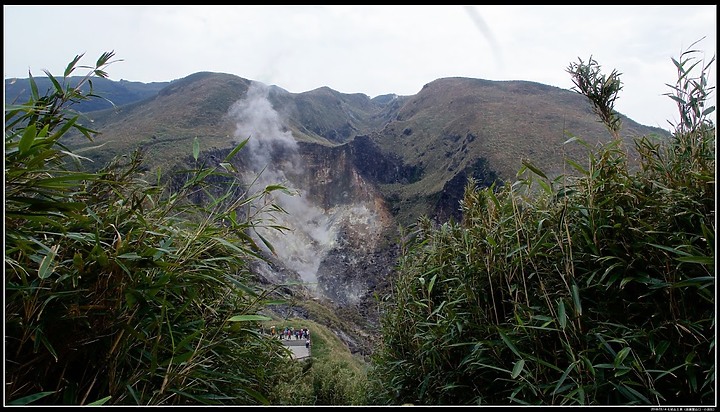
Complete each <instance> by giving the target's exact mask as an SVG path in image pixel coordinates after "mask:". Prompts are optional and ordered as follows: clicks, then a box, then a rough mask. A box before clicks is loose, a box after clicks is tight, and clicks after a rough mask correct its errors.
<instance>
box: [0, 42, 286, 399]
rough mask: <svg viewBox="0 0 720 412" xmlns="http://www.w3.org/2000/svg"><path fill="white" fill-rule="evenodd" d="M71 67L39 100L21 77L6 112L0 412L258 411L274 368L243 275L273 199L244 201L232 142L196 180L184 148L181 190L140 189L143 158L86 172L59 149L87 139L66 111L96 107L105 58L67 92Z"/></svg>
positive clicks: (146, 179)
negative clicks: (69, 410) (0, 404)
mask: <svg viewBox="0 0 720 412" xmlns="http://www.w3.org/2000/svg"><path fill="white" fill-rule="evenodd" d="M81 57H82V55H80V56H76V58H75V59H74V60H73V61H72V62H71V63H70V64H69V65H68V67H67V69H66V71H65V72H64V75H63V77H62V78H55V77H53V76H52V75H51V74H50V73H47V72H46V74H47V75H48V77H49V78H50V79H51V81H52V83H53V89H51V90H49V91H48V92H47V93H46V94H45V95H41V94H40V93H39V90H38V89H37V86H36V83H35V82H34V79H33V78H32V75H30V79H29V81H30V84H29V87H30V88H31V91H32V93H31V98H30V100H29V101H28V102H27V103H25V104H21V105H13V106H6V113H5V121H6V127H5V194H6V198H5V201H6V202H5V231H6V232H5V240H6V244H5V354H6V359H5V360H6V380H5V382H6V386H5V389H6V403H9V404H43V405H90V404H112V405H182V404H267V403H268V402H269V401H268V394H269V392H270V391H272V387H273V386H274V385H276V384H277V383H278V376H277V374H276V373H274V371H275V370H277V369H278V368H276V367H275V366H276V365H282V364H285V363H286V362H287V356H286V351H285V350H284V349H283V348H282V346H281V345H280V343H279V342H277V341H274V340H270V339H267V338H266V337H264V336H262V335H261V334H259V333H258V325H259V322H261V321H264V320H266V319H268V318H267V317H265V316H260V315H258V314H257V313H258V311H259V310H260V309H261V308H263V307H264V306H265V305H266V300H267V296H268V292H266V291H263V290H260V289H258V288H256V287H255V286H254V282H253V280H252V279H251V276H250V272H249V268H248V263H249V262H250V261H252V260H254V259H259V258H260V257H259V254H258V251H259V248H258V246H257V245H256V244H255V243H254V241H253V240H252V237H251V236H250V233H251V232H252V231H253V230H254V229H255V228H256V227H257V226H259V225H270V226H273V227H275V228H277V229H279V230H282V228H281V227H278V226H274V225H273V223H272V221H271V220H268V218H267V216H268V214H269V213H271V212H277V211H278V210H279V208H278V207H277V206H275V204H274V203H273V202H272V196H271V195H272V194H273V193H274V192H278V193H280V192H283V191H285V188H283V187H282V186H275V185H274V186H268V187H265V188H263V189H261V190H259V191H257V192H255V193H250V192H247V191H243V189H242V186H241V185H240V181H239V180H238V179H237V178H236V176H237V173H235V170H234V167H233V163H232V159H233V156H234V155H235V154H236V153H237V152H238V151H239V150H241V149H242V147H243V145H244V143H245V142H243V143H241V144H240V145H238V146H237V147H236V148H235V149H234V150H232V151H231V152H230V153H229V154H228V156H227V158H226V159H224V162H223V163H221V165H220V166H218V167H216V168H209V167H206V166H205V165H203V164H201V163H200V162H199V160H198V159H199V152H200V142H199V140H196V141H195V143H194V145H193V147H192V148H188V149H189V150H188V151H189V152H191V153H192V157H193V159H194V162H195V163H194V167H192V168H191V169H190V170H185V171H182V172H179V175H181V176H180V177H179V178H176V179H175V180H174V181H175V182H181V183H180V184H179V185H169V184H165V183H163V182H164V179H165V177H163V176H156V177H152V176H147V175H146V173H145V171H144V168H143V166H142V164H143V158H142V153H141V152H135V153H133V154H128V155H126V156H122V157H120V158H117V159H115V161H113V162H112V163H110V164H108V165H106V166H105V167H103V168H101V169H100V170H99V171H97V172H92V173H91V172H87V171H86V169H85V167H84V164H87V162H89V159H86V158H83V157H82V156H81V155H80V154H78V153H72V152H71V151H70V150H68V149H67V148H66V147H65V146H64V145H63V136H65V135H66V133H67V132H68V131H70V130H72V129H75V130H77V131H79V132H81V133H82V134H83V135H85V136H86V137H87V138H88V139H90V140H93V139H94V138H95V137H96V136H97V134H98V132H96V131H94V130H92V129H90V128H88V127H86V126H84V125H83V124H82V122H83V118H82V117H81V116H80V115H79V114H78V113H76V112H74V111H73V110H72V104H73V103H75V102H78V101H82V100H86V99H89V98H92V97H96V96H95V95H94V94H93V91H92V79H93V78H94V77H106V76H107V74H106V73H105V71H104V69H105V67H106V66H108V65H109V64H110V63H112V60H111V59H112V58H113V57H114V53H112V52H110V53H105V54H103V55H102V56H101V57H100V58H99V59H98V60H97V62H96V65H95V66H94V67H90V70H89V72H88V74H87V75H86V76H85V77H83V78H82V80H81V81H80V82H79V83H78V84H70V82H69V80H68V79H69V76H71V74H72V73H73V72H74V71H75V70H76V69H77V68H78V67H79V66H78V62H79V60H80V59H81ZM86 83H87V84H89V85H90V86H91V87H90V90H89V92H84V91H83V90H86V89H85V88H83V87H82V85H83V84H86ZM218 181H221V182H222V186H221V187H216V186H217V185H215V183H214V182H218ZM197 193H203V197H202V198H203V199H204V200H203V202H193V201H192V200H193V199H195V198H196V196H195V195H196V194H197ZM268 246H270V247H271V245H268Z"/></svg>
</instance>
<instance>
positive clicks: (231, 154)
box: [223, 137, 250, 162]
mask: <svg viewBox="0 0 720 412" xmlns="http://www.w3.org/2000/svg"><path fill="white" fill-rule="evenodd" d="M248 140H250V138H249V137H248V138H247V139H245V140H243V141H242V142H240V144H238V145H237V146H235V148H234V149H232V150H231V151H230V153H228V155H227V156H225V159H224V160H223V162H229V161H230V159H232V158H233V157H235V155H236V154H237V152H239V151H240V149H242V148H243V146H245V144H247V142H248Z"/></svg>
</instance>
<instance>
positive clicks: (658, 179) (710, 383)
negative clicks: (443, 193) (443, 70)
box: [370, 50, 716, 405]
mask: <svg viewBox="0 0 720 412" xmlns="http://www.w3.org/2000/svg"><path fill="white" fill-rule="evenodd" d="M696 53H697V52H696V51H694V50H689V51H688V52H686V53H683V54H682V55H681V58H680V60H674V59H673V63H674V64H675V66H676V67H677V69H678V82H677V84H676V85H675V86H671V88H672V90H673V93H671V94H669V96H670V97H671V98H672V99H673V100H674V101H676V102H677V104H678V108H679V111H680V113H681V121H680V123H679V124H677V125H675V132H674V134H673V138H672V140H670V141H662V140H659V139H657V138H655V137H653V136H643V137H641V138H638V139H636V140H635V144H636V147H637V149H638V153H639V156H640V159H639V160H640V161H639V164H640V167H639V168H638V169H634V168H631V167H630V166H629V159H628V157H627V156H628V155H627V153H628V151H627V150H626V149H625V148H624V147H623V144H622V140H621V139H619V133H620V126H621V123H620V121H619V115H618V114H617V113H616V112H615V111H614V109H613V103H614V101H615V98H616V94H617V92H619V91H620V89H621V87H620V82H619V75H617V73H615V72H613V73H612V75H611V76H610V77H609V78H605V77H604V76H603V75H602V74H601V71H600V68H599V66H598V65H597V63H596V62H594V61H593V60H592V59H591V61H590V62H589V63H588V64H585V63H583V62H582V61H581V62H580V63H579V64H577V65H571V66H570V68H569V69H568V72H569V73H570V74H571V75H573V76H574V78H573V80H574V81H575V84H576V85H578V89H579V90H578V91H579V92H580V93H582V94H584V95H586V96H587V97H588V98H589V99H590V100H591V102H592V103H593V105H594V107H595V109H596V113H597V114H598V115H599V117H600V119H601V121H603V122H604V123H605V124H606V126H607V128H608V130H609V131H610V133H611V134H612V135H613V137H615V138H614V139H613V140H612V141H611V142H610V143H608V144H607V145H605V146H601V147H598V148H589V149H591V151H590V154H589V156H588V162H587V165H582V164H579V163H578V162H573V161H570V160H568V165H569V166H570V167H572V168H573V169H574V170H575V171H576V172H577V173H575V174H574V176H564V177H563V176H561V177H558V178H556V179H553V180H550V179H548V178H547V177H546V175H545V174H544V173H543V172H542V171H541V170H539V169H538V168H536V167H535V166H533V164H532V163H531V162H529V161H526V162H524V166H523V168H522V169H521V170H520V171H519V172H518V180H517V181H516V182H515V183H513V184H509V185H505V186H503V187H501V188H497V187H489V188H478V187H476V185H475V182H473V181H472V180H471V181H469V182H468V185H467V187H466V190H465V196H464V199H463V201H462V202H461V208H462V212H463V220H462V222H461V223H454V222H448V223H444V224H441V225H438V224H435V223H433V222H432V221H430V220H429V219H427V218H422V219H420V220H419V221H418V223H417V224H416V225H414V226H412V227H410V228H408V230H405V232H404V233H403V239H404V240H403V242H402V245H401V257H400V260H399V263H398V276H397V278H396V279H395V281H394V282H395V283H394V287H393V291H392V293H390V294H389V295H388V296H386V297H385V300H384V305H383V307H384V311H383V315H382V339H383V342H382V344H381V345H380V347H379V348H378V350H377V352H376V354H375V357H374V362H373V363H374V369H373V370H372V372H371V376H372V379H371V380H372V381H373V384H372V386H371V388H372V389H371V390H372V391H373V392H374V393H373V395H371V397H370V399H374V400H375V401H376V402H377V403H380V404H404V403H412V404H421V405H442V404H447V405H466V404H479V405H525V404H530V405H712V404H713V402H714V400H715V392H714V388H715V364H716V359H715V352H714V347H715V313H716V312H715V275H714V265H715V263H714V254H715V211H714V210H715V174H714V170H715V133H716V131H715V125H714V124H713V123H712V122H711V121H710V120H709V119H708V117H707V116H708V115H709V114H710V113H712V111H714V109H715V108H714V107H706V101H707V98H708V96H709V95H710V93H711V92H712V88H708V86H707V76H708V70H709V68H710V67H711V65H712V64H713V63H714V58H713V59H712V60H711V61H710V62H709V63H706V62H698V61H697V59H696V58H695V54H696ZM698 71H699V74H696V73H697V72H698ZM608 85H609V86H608ZM580 86H582V87H580ZM610 86H611V87H610ZM567 144H584V143H583V141H582V139H580V138H576V137H571V138H570V139H568V143H567Z"/></svg>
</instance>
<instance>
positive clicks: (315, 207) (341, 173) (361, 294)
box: [271, 144, 395, 306]
mask: <svg viewBox="0 0 720 412" xmlns="http://www.w3.org/2000/svg"><path fill="white" fill-rule="evenodd" d="M299 148H300V150H299V156H300V160H299V161H298V164H299V165H301V167H296V168H295V169H294V171H293V173H291V174H288V175H287V177H288V179H289V181H291V182H292V185H293V187H296V188H303V189H300V194H299V197H300V198H299V199H295V200H290V201H287V204H286V205H285V206H286V207H287V209H288V212H289V214H288V215H287V218H288V220H287V221H286V222H284V223H285V224H286V225H287V226H288V227H290V228H291V230H292V232H291V233H284V234H278V236H271V237H272V238H271V242H272V243H273V244H274V246H275V251H276V254H277V255H278V260H279V261H281V262H283V263H284V265H285V266H287V267H289V268H291V269H293V270H295V271H296V272H298V273H299V274H300V278H302V280H303V282H304V283H306V285H307V287H308V289H309V290H311V291H312V292H313V293H315V294H316V296H319V297H324V298H327V299H330V300H332V301H333V302H334V303H335V304H337V305H340V306H348V305H362V304H363V302H364V301H366V300H367V299H368V298H369V297H370V296H371V294H372V292H373V291H374V289H375V286H376V285H377V284H378V283H379V282H381V281H382V279H383V278H384V277H386V276H387V274H388V273H389V270H388V269H389V268H390V269H391V268H392V266H393V265H392V264H390V262H389V260H391V259H392V258H391V257H390V255H391V253H390V249H389V248H388V245H389V242H388V236H389V233H390V232H391V231H392V230H394V228H395V227H394V220H393V218H392V216H391V215H390V212H389V209H388V207H387V205H386V204H385V201H384V200H383V198H382V196H381V194H380V193H379V192H378V190H377V189H376V188H375V186H374V185H373V184H372V183H371V182H369V181H367V180H366V179H365V178H364V177H363V176H362V175H361V174H360V173H359V171H358V170H357V168H356V166H355V164H354V163H353V162H352V161H351V159H352V156H350V154H349V151H350V149H349V148H348V147H347V146H338V147H328V146H322V145H314V144H304V145H300V146H299Z"/></svg>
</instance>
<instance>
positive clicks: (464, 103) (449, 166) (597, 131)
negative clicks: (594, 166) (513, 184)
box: [372, 77, 667, 220]
mask: <svg viewBox="0 0 720 412" xmlns="http://www.w3.org/2000/svg"><path fill="white" fill-rule="evenodd" d="M651 133H655V134H661V135H662V134H667V132H665V131H663V130H662V129H658V128H652V127H647V126H643V125H640V124H638V123H636V122H634V121H632V120H630V119H628V118H623V129H622V131H621V134H622V136H623V138H624V139H625V140H626V141H627V143H628V144H627V147H628V149H630V151H631V152H633V151H634V150H633V149H634V148H633V144H632V142H631V140H632V138H633V137H636V136H640V135H646V134H651ZM571 136H577V137H578V138H580V139H583V140H584V141H586V142H587V143H588V144H590V145H591V146H595V145H598V144H602V143H605V142H607V141H609V140H610V139H611V137H610V134H609V132H608V131H607V129H606V128H605V127H604V126H603V125H602V124H601V123H600V122H599V121H598V120H597V116H596V115H595V114H594V113H593V111H592V107H591V105H590V103H589V102H588V101H587V99H586V98H585V97H583V96H581V95H579V94H577V93H575V92H573V91H570V90H565V89H560V88H557V87H553V86H547V85H543V84H539V83H533V82H525V81H488V80H480V79H471V78H457V77H456V78H443V79H438V80H435V81H433V82H431V83H428V84H426V85H425V86H424V87H423V88H422V90H421V91H420V92H419V93H417V94H416V95H414V96H411V97H409V99H408V100H407V101H406V102H405V103H404V105H403V106H402V107H401V108H400V109H399V111H398V112H397V116H396V117H395V119H393V120H392V121H390V122H388V123H387V124H386V125H385V126H384V128H383V129H381V130H380V131H378V132H377V133H375V134H374V135H373V136H372V138H373V141H374V142H376V144H377V145H378V146H380V147H381V149H382V150H383V151H384V152H388V153H394V154H397V155H399V156H400V157H401V158H402V159H403V161H404V162H405V163H406V164H407V165H409V166H416V167H417V168H419V169H420V170H421V171H422V173H421V178H420V179H419V180H416V181H414V182H412V183H411V184H400V183H394V184H388V185H384V187H383V190H384V192H385V193H386V194H387V195H388V196H389V197H390V198H394V199H396V200H397V201H398V202H400V203H404V204H407V205H408V206H410V205H411V204H413V205H415V206H418V202H417V201H413V199H416V198H422V197H425V198H433V197H437V195H438V194H439V193H442V192H443V191H444V190H448V188H447V184H448V182H451V181H453V179H455V178H456V177H458V176H460V175H462V176H464V175H467V174H468V169H472V168H473V167H475V166H476V165H477V160H478V159H484V160H485V162H483V166H484V167H485V168H486V169H488V170H487V171H488V172H494V173H495V174H496V175H497V177H498V178H500V179H501V180H503V181H512V180H513V179H514V178H515V176H516V173H517V172H518V170H520V168H521V166H522V160H523V159H528V160H530V161H531V162H532V163H533V164H535V165H536V166H537V167H539V168H540V169H541V170H543V171H544V172H545V173H546V174H547V175H548V176H550V177H551V178H553V177H555V176H558V175H560V174H573V172H574V170H567V169H566V167H565V162H564V160H563V159H564V158H565V157H569V158H572V159H573V160H575V161H578V162H579V163H580V164H581V165H586V163H587V160H583V159H587V157H584V154H585V153H586V149H585V148H584V147H583V146H582V145H580V144H578V143H569V144H563V143H564V142H565V141H567V140H568V139H569V138H570V137H571ZM464 181H465V179H455V184H456V185H457V183H458V182H461V183H464ZM456 191H457V190H456ZM421 203H422V202H421ZM425 203H426V204H425V205H422V204H420V205H419V206H421V207H419V208H418V209H416V210H415V211H414V212H413V213H410V214H409V215H408V214H407V213H406V215H408V216H405V219H401V220H407V219H412V218H413V217H414V216H416V215H418V214H423V213H428V214H432V213H433V211H432V210H431V208H432V207H433V205H432V202H429V203H428V202H425ZM423 206H424V207H423ZM402 208H404V207H401V209H402Z"/></svg>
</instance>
